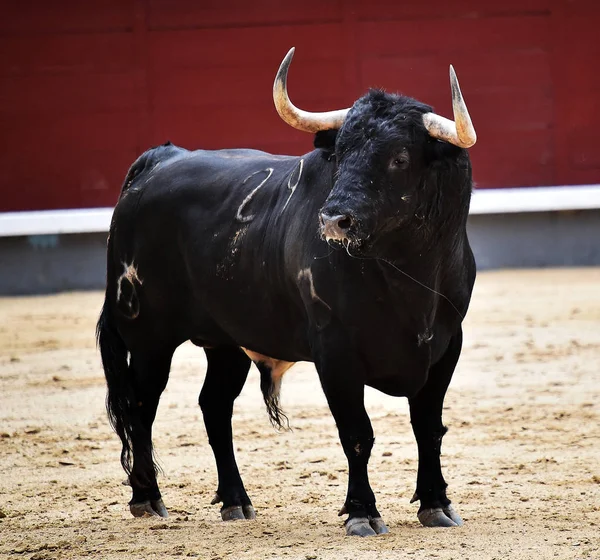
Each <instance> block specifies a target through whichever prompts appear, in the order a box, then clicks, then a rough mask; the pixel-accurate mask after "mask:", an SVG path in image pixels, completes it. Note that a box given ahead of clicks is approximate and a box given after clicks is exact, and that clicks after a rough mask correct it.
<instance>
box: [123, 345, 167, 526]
mask: <svg viewBox="0 0 600 560" xmlns="http://www.w3.org/2000/svg"><path fill="white" fill-rule="evenodd" d="M172 356H173V351H172V350H166V351H162V352H159V351H157V350H156V349H152V350H151V351H147V350H144V351H143V352H134V353H132V355H131V361H130V367H129V373H130V375H131V379H130V381H131V384H132V389H133V393H134V399H133V402H132V403H131V405H130V406H131V414H130V418H131V452H132V455H133V467H132V469H131V474H130V475H129V482H130V484H131V488H132V491H133V497H132V499H131V502H129V508H130V511H131V513H132V514H133V515H134V516H135V517H144V516H160V517H167V516H168V513H167V509H166V508H165V505H164V503H163V501H162V498H161V494H160V490H159V489H158V483H157V481H156V473H157V467H156V465H155V463H154V458H153V449H152V424H153V422H154V419H155V417H156V410H157V408H158V402H159V399H160V395H161V394H162V392H163V391H164V389H165V387H166V385H167V380H168V378H169V370H170V368H171V358H172Z"/></svg>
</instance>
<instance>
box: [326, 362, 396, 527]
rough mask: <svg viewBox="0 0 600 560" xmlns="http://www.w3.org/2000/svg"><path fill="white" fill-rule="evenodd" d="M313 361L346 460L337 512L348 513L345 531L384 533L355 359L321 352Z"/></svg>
mask: <svg viewBox="0 0 600 560" xmlns="http://www.w3.org/2000/svg"><path fill="white" fill-rule="evenodd" d="M316 363H317V369H318V371H319V377H320V380H321V385H322V386H323V390H324V392H325V396H326V398H327V402H328V403H329V408H330V409H331V412H332V414H333V417H334V419H335V422H336V424H337V428H338V432H339V435H340V441H341V444H342V447H343V449H344V453H345V455H346V458H347V459H348V492H347V495H346V501H345V503H344V506H343V507H342V509H341V510H340V515H343V514H345V513H347V514H348V519H347V520H346V534H348V535H356V536H361V537H366V536H372V535H376V534H381V533H387V532H388V529H387V527H386V525H385V523H384V522H383V519H381V516H380V515H379V512H378V511H377V507H376V506H375V494H374V493H373V490H372V489H371V485H370V484H369V475H368V472H367V467H368V463H369V457H370V456H371V449H372V448H373V442H374V441H375V440H374V438H373V429H372V427H371V421H370V420H369V416H368V415H367V411H366V410H365V406H364V381H363V379H364V376H363V374H362V373H361V372H360V371H358V370H357V368H358V365H357V364H358V363H359V361H358V360H355V361H352V359H351V357H350V356H348V355H345V356H344V357H343V358H342V359H338V360H334V359H331V358H328V357H327V356H326V355H321V356H319V358H318V359H317V362H316Z"/></svg>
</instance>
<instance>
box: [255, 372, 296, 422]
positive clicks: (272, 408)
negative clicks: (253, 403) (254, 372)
mask: <svg viewBox="0 0 600 560" xmlns="http://www.w3.org/2000/svg"><path fill="white" fill-rule="evenodd" d="M255 363H256V367H257V368H258V371H259V372H260V390H261V391H262V394H263V398H264V400H265V405H266V406H267V413H268V415H269V420H270V421H271V424H272V425H273V427H274V428H276V429H278V430H285V431H289V430H291V428H290V421H289V419H288V417H287V416H286V415H285V414H284V412H283V410H282V409H281V406H280V404H279V393H280V389H281V377H278V378H277V380H276V381H274V380H273V375H272V370H271V368H270V367H269V366H268V365H266V364H265V363H262V362H258V363H257V362H255Z"/></svg>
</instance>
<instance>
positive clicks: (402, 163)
mask: <svg viewBox="0 0 600 560" xmlns="http://www.w3.org/2000/svg"><path fill="white" fill-rule="evenodd" d="M409 163H410V159H409V157H408V152H406V151H405V150H403V151H402V152H400V153H399V154H397V155H396V156H394V158H393V159H392V161H391V162H390V167H392V168H394V169H408V164H409Z"/></svg>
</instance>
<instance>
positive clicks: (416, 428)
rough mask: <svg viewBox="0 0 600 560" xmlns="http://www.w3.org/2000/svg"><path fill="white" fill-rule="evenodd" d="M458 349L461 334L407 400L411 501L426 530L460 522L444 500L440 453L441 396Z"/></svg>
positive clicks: (441, 430)
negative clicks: (412, 454) (415, 452)
mask: <svg viewBox="0 0 600 560" xmlns="http://www.w3.org/2000/svg"><path fill="white" fill-rule="evenodd" d="M461 347H462V331H461V332H459V333H458V334H457V335H456V336H455V337H454V338H453V339H452V340H451V342H450V345H449V347H448V349H447V350H446V353H445V354H444V356H443V357H442V359H441V360H440V361H439V362H438V363H437V364H435V365H434V366H433V367H432V368H431V369H430V371H429V377H428V379H427V383H426V384H425V385H424V387H423V388H422V389H421V391H420V392H419V393H418V394H417V395H416V397H414V398H412V399H410V401H409V403H410V419H411V422H412V427H413V432H414V434H415V437H416V439H417V446H418V449H419V469H418V473H417V491H416V492H415V495H414V497H413V499H412V501H417V500H420V501H421V506H420V508H419V512H418V517H419V521H421V523H422V524H423V525H425V526H426V527H456V526H457V525H462V523H463V522H462V519H461V518H460V516H459V515H458V513H456V511H455V510H454V508H453V507H452V505H451V503H450V500H449V499H448V497H447V496H446V488H447V486H448V485H447V484H446V481H445V480H444V477H443V475H442V468H441V464H440V453H441V448H442V437H443V436H444V434H445V433H446V428H445V427H444V425H443V424H442V406H443V404H444V396H445V395H446V390H447V389H448V385H449V384H450V380H451V379H452V374H453V373H454V368H455V367H456V363H457V362H458V357H459V356H460V351H461Z"/></svg>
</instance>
